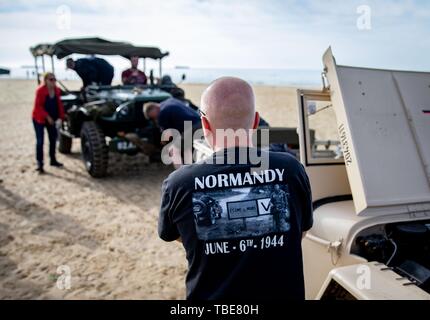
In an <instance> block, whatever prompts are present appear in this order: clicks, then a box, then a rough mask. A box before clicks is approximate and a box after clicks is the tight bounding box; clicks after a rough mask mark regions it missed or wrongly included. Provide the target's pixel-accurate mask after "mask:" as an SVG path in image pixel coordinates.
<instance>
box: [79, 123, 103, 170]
mask: <svg viewBox="0 0 430 320" xmlns="http://www.w3.org/2000/svg"><path fill="white" fill-rule="evenodd" d="M81 149H82V158H83V160H84V164H85V168H86V169H87V171H88V173H89V174H90V175H91V176H92V177H94V178H100V177H104V176H106V173H107V167H108V153H109V151H108V147H107V145H106V140H105V135H104V133H103V131H102V130H101V129H100V128H99V126H98V125H97V124H96V123H95V122H93V121H87V122H84V123H83V125H82V130H81Z"/></svg>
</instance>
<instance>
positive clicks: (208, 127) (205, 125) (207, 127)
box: [200, 117, 212, 131]
mask: <svg viewBox="0 0 430 320" xmlns="http://www.w3.org/2000/svg"><path fill="white" fill-rule="evenodd" d="M200 119H201V120H202V127H203V128H204V129H205V130H207V131H212V129H211V124H210V123H209V121H208V119H206V117H201V118H200Z"/></svg>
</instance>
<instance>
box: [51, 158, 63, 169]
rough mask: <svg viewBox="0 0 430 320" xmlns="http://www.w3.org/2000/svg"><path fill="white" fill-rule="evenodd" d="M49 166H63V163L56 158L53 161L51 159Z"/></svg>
mask: <svg viewBox="0 0 430 320" xmlns="http://www.w3.org/2000/svg"><path fill="white" fill-rule="evenodd" d="M51 166H52V167H57V168H61V167H62V166H63V164H62V163H61V162H58V161H57V160H55V161H51Z"/></svg>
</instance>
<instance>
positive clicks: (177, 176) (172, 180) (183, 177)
mask: <svg viewBox="0 0 430 320" xmlns="http://www.w3.org/2000/svg"><path fill="white" fill-rule="evenodd" d="M201 166H202V165H201V164H198V163H194V164H188V165H183V166H182V167H180V168H179V169H176V170H175V171H173V172H172V173H170V174H169V175H168V176H167V178H166V181H167V182H168V184H169V186H172V187H173V186H179V185H183V184H184V183H186V182H190V181H191V180H192V179H194V177H195V176H196V175H198V174H199V172H200V170H201V169H202V167H201Z"/></svg>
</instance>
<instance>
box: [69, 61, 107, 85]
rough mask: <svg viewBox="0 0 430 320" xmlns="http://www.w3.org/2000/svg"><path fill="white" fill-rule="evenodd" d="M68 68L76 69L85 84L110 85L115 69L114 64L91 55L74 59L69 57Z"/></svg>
mask: <svg viewBox="0 0 430 320" xmlns="http://www.w3.org/2000/svg"><path fill="white" fill-rule="evenodd" d="M66 66H67V68H68V69H72V70H75V71H76V73H77V74H78V75H79V77H80V78H81V79H82V82H83V86H84V87H86V86H88V85H90V84H96V85H110V84H111V83H112V79H113V75H114V70H113V67H112V65H111V64H110V63H109V62H107V61H106V60H104V59H101V58H96V57H90V58H81V59H78V60H73V59H72V58H69V59H67V61H66Z"/></svg>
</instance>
